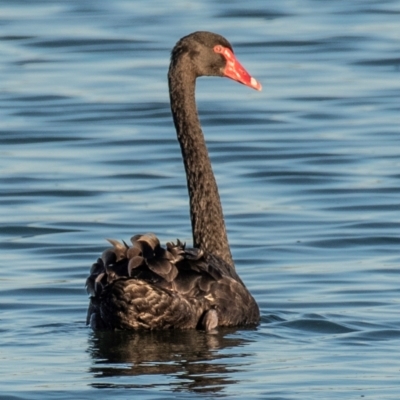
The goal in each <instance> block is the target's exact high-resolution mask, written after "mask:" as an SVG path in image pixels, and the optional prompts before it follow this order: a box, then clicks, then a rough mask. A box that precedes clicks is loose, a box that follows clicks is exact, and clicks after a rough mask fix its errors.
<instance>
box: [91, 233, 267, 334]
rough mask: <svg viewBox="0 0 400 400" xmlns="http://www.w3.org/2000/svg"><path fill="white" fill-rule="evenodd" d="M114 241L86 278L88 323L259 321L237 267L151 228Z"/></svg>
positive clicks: (146, 325)
mask: <svg viewBox="0 0 400 400" xmlns="http://www.w3.org/2000/svg"><path fill="white" fill-rule="evenodd" d="M110 242H111V243H112V244H113V247H112V248H110V249H108V250H106V251H104V253H103V254H102V257H101V258H99V259H98V260H97V262H96V263H95V264H93V266H92V269H91V271H90V276H89V277H88V279H87V282H86V285H87V291H88V294H89V295H90V305H89V310H88V316H87V323H88V324H90V325H91V327H92V328H93V329H94V330H98V329H131V330H132V329H134V330H137V329H170V328H181V329H189V328H201V329H205V330H211V329H213V328H215V327H217V326H240V325H252V324H257V323H258V321H259V310H258V306H257V304H256V302H255V300H254V299H253V297H252V296H251V294H250V293H249V292H248V290H247V289H246V287H245V286H244V284H243V283H242V281H241V280H240V278H239V276H238V275H237V274H236V272H235V270H234V268H233V267H231V266H230V265H228V264H227V263H225V262H224V261H222V260H221V259H219V258H218V257H215V256H213V255H210V254H207V253H204V252H203V251H202V250H199V249H193V248H186V246H185V245H184V244H182V243H181V242H179V241H178V242H177V244H172V243H167V246H166V248H165V249H164V248H163V247H161V246H160V242H159V240H158V238H157V237H156V236H154V235H152V234H146V235H137V236H134V237H133V238H132V239H131V242H132V245H131V246H128V245H127V244H126V243H125V242H124V243H122V244H121V243H119V242H117V241H114V240H110Z"/></svg>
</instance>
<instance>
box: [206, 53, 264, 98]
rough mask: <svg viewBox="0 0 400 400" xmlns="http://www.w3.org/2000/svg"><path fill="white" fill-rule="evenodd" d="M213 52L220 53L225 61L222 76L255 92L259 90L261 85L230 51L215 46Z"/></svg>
mask: <svg viewBox="0 0 400 400" xmlns="http://www.w3.org/2000/svg"><path fill="white" fill-rule="evenodd" d="M214 51H215V52H216V53H221V54H222V55H223V56H224V57H225V59H226V67H225V69H224V71H223V72H224V75H225V76H226V77H228V78H231V79H233V80H234V81H237V82H240V83H242V84H243V85H246V86H249V87H251V88H253V89H256V90H261V89H262V86H261V83H260V82H258V81H257V80H256V79H254V78H253V77H252V76H251V75H250V74H249V73H248V72H247V71H246V70H245V69H244V67H243V66H242V65H241V64H240V62H239V61H238V60H237V59H236V57H235V55H234V54H233V53H232V51H231V50H230V49H228V48H227V47H223V46H219V45H217V46H215V47H214Z"/></svg>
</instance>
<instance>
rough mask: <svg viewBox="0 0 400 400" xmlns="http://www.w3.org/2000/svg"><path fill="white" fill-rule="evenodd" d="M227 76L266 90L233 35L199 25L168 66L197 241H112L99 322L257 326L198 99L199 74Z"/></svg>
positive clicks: (112, 325)
mask: <svg viewBox="0 0 400 400" xmlns="http://www.w3.org/2000/svg"><path fill="white" fill-rule="evenodd" d="M202 75H213V76H227V77H230V78H232V79H234V80H237V81H239V82H241V83H243V84H245V85H247V86H250V87H253V88H255V89H258V90H260V89H261V85H260V84H259V83H258V82H257V81H256V80H255V79H254V78H252V77H251V76H250V75H249V74H248V73H247V72H246V71H245V70H244V68H243V67H242V66H241V65H240V64H239V63H238V61H237V60H236V58H235V56H234V55H233V50H232V47H231V45H230V44H229V42H228V41H227V40H226V39H224V38H223V37H222V36H219V35H216V34H213V33H209V32H195V33H193V34H191V35H188V36H186V37H184V38H182V39H181V40H180V41H179V42H178V43H177V44H176V46H175V47H174V49H173V51H172V56H171V64H170V69H169V73H168V80H169V87H170V99H171V110H172V115H173V118H174V123H175V127H176V131H177V136H178V140H179V143H180V146H181V150H182V157H183V160H184V165H185V171H186V177H187V185H188V191H189V198H190V215H191V222H192V232H193V246H194V248H189V249H188V248H186V247H185V246H184V245H182V243H180V242H179V241H178V243H177V244H176V245H174V244H171V243H168V244H167V247H166V249H163V248H162V247H161V246H160V243H159V241H158V239H157V238H156V237H155V236H154V235H152V234H147V235H137V236H134V237H133V238H132V239H131V242H132V246H128V245H126V244H125V243H124V244H120V243H118V242H116V241H111V243H112V244H113V245H114V247H113V248H111V249H108V250H106V251H105V252H104V253H103V255H102V257H101V258H99V259H98V260H97V262H96V263H95V264H93V266H92V269H91V272H90V276H89V278H88V279H87V289H88V293H89V295H90V305H89V310H88V317H87V323H88V324H90V325H91V327H92V328H93V329H95V330H97V329H133V330H136V329H170V328H182V329H188V328H201V329H205V330H206V331H210V330H212V329H214V328H216V327H217V326H240V325H253V324H257V323H258V321H259V317H260V316H259V309H258V306H257V303H256V302H255V300H254V298H253V297H252V296H251V294H250V293H249V291H248V290H247V289H246V287H245V285H244V284H243V282H242V281H241V279H240V278H239V276H238V275H237V273H236V271H235V266H234V263H233V260H232V255H231V251H230V247H229V243H228V238H227V235H226V229H225V223H224V218H223V213H222V207H221V202H220V199H219V194H218V188H217V184H216V181H215V178H214V174H213V172H212V168H211V163H210V160H209V157H208V152H207V148H206V144H205V141H204V136H203V133H202V131H201V127H200V122H199V119H198V115H197V109H196V103H195V80H196V78H197V77H199V76H202Z"/></svg>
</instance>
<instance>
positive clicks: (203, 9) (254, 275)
mask: <svg viewBox="0 0 400 400" xmlns="http://www.w3.org/2000/svg"><path fill="white" fill-rule="evenodd" d="M399 13H400V1H398V0H393V1H372V0H365V1H361V0H360V1H353V2H349V1H347V2H346V1H335V2H321V1H311V0H306V1H302V2H296V1H290V0H283V1H282V0H280V1H270V2H265V1H257V0H250V1H247V2H246V3H245V4H244V3H243V2H239V1H229V2H225V1H217V2H216V1H202V2H194V1H193V2H182V1H170V2H166V3H162V2H157V1H147V2H139V1H127V0H126V1H114V2H108V1H104V0H100V1H85V2H82V1H72V0H69V1H66V0H65V1H51V0H47V1H46V0H37V1H35V2H28V1H22V0H18V1H17V0H2V2H1V4H0V54H1V61H0V71H1V78H2V79H1V84H0V87H1V90H0V121H1V122H0V169H1V176H0V184H1V198H0V202H1V207H0V226H1V230H0V233H1V242H0V246H1V262H0V264H1V270H0V271H1V272H0V304H1V306H0V310H1V314H0V320H1V327H0V332H1V336H0V338H1V353H0V359H1V362H0V372H1V373H0V398H1V399H15V400H16V399H18V400H20V399H71V398H77V399H93V398H96V399H103V398H104V399H108V398H111V397H112V398H114V399H125V398H128V397H129V398H131V397H133V396H140V398H143V399H168V398H171V399H172V398H191V399H193V398H216V397H227V398H241V399H242V398H262V399H358V398H369V399H397V398H398V393H399V389H400V383H399V382H400V381H399V372H400V361H399V360H400V358H399V356H398V349H399V344H400V343H399V341H400V340H399V339H400V318H399V315H400V314H399V311H398V310H399V302H400V301H399V299H400V278H399V277H400V275H399V268H398V266H399V262H400V247H399V244H400V235H399V233H400V216H399V215H400V214H399V211H400V173H399V165H400V135H399V123H400V117H399V111H400V107H399V104H400V58H399V50H400V24H399ZM199 29H201V30H211V31H216V32H219V33H221V34H223V35H224V36H226V37H227V38H228V39H229V40H230V41H231V42H232V43H233V45H234V48H235V50H236V53H237V55H238V57H239V59H240V61H241V62H242V63H243V65H245V66H246V68H247V69H248V70H249V71H250V72H251V73H252V74H253V75H254V76H255V77H256V78H257V79H259V80H260V81H261V82H262V84H263V88H264V90H263V92H261V93H258V92H256V91H252V90H250V89H249V88H245V87H243V86H241V85H238V84H235V83H233V82H232V81H230V80H223V79H219V80H218V79H216V78H207V79H206V78H203V79H201V80H199V82H198V87H197V99H198V105H199V110H200V114H201V119H202V124H203V128H204V131H205V134H206V138H207V142H208V146H209V150H210V154H211V158H212V162H213V167H214V170H215V172H216V175H217V179H218V184H219V187H220V193H221V196H222V201H223V206H224V211H225V216H226V222H227V227H228V231H229V237H230V242H231V246H232V251H233V254H234V258H235V260H236V263H237V268H238V271H239V272H240V274H241V276H242V278H243V280H244V281H245V282H246V284H247V286H248V287H249V288H250V290H251V292H252V293H253V294H254V296H255V297H256V299H257V301H258V302H259V304H260V307H261V312H262V321H261V324H260V326H259V327H258V328H257V329H253V330H243V329H233V330H220V331H219V333H218V334H216V335H205V334H204V333H202V332H166V333H165V332H164V333H161V334H160V333H150V334H132V333H93V332H92V331H90V329H88V328H87V327H86V326H85V324H84V320H85V316H86V315H85V313H86V306H87V297H86V293H85V290H84V281H85V278H86V275H87V273H88V269H89V267H90V265H91V264H92V262H93V261H94V260H95V259H96V257H97V256H98V255H99V254H100V253H101V251H102V250H103V249H104V248H105V247H106V246H107V244H106V242H105V240H104V239H105V238H107V237H111V238H116V239H125V240H128V239H129V238H130V236H131V235H133V234H135V233H141V232H148V231H152V232H154V233H156V234H157V235H158V236H159V237H160V238H161V239H162V241H163V242H166V241H169V240H174V239H175V238H177V237H179V238H180V239H181V240H183V241H187V242H189V243H190V237H191V234H190V227H189V218H188V204H187V193H186V187H185V179H184V172H183V166H182V162H181V159H180V151H179V148H178V145H177V142H176V139H175V134H174V129H173V126H172V122H171V117H170V111H169V104H168V93H167V84H166V70H167V68H168V59H169V52H170V50H171V48H172V46H173V44H174V43H175V42H176V41H177V39H178V38H179V37H181V36H183V35H185V34H187V33H189V32H191V31H194V30H199Z"/></svg>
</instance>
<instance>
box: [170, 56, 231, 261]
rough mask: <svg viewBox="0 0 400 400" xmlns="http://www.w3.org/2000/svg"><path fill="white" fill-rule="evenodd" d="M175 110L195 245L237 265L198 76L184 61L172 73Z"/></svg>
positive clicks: (172, 64) (174, 66) (174, 115)
mask: <svg viewBox="0 0 400 400" xmlns="http://www.w3.org/2000/svg"><path fill="white" fill-rule="evenodd" d="M168 82H169V91H170V99H171V110H172V115H173V118H174V123H175V128H176V132H177V135H178V140H179V143H180V146H181V151H182V157H183V162H184V165H185V170H186V178H187V186H188V191H189V198H190V217H191V220H192V233H193V245H194V247H198V248H200V249H202V250H204V251H206V252H208V253H211V254H214V255H216V256H218V257H220V258H221V259H223V260H224V261H225V262H227V263H228V264H229V265H231V266H232V267H233V268H234V263H233V260H232V254H231V251H230V248H229V243H228V237H227V234H226V228H225V222H224V216H223V213H222V206H221V201H220V197H219V194H218V187H217V183H216V181H215V177H214V173H213V171H212V168H211V162H210V159H209V156H208V152H207V147H206V143H205V140H204V136H203V132H202V130H201V126H200V121H199V117H198V114H197V108H196V101H195V86H196V80H195V76H194V74H192V73H191V69H190V68H188V67H187V66H185V65H184V63H183V62H179V61H178V62H175V63H171V66H170V69H169V73H168Z"/></svg>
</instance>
